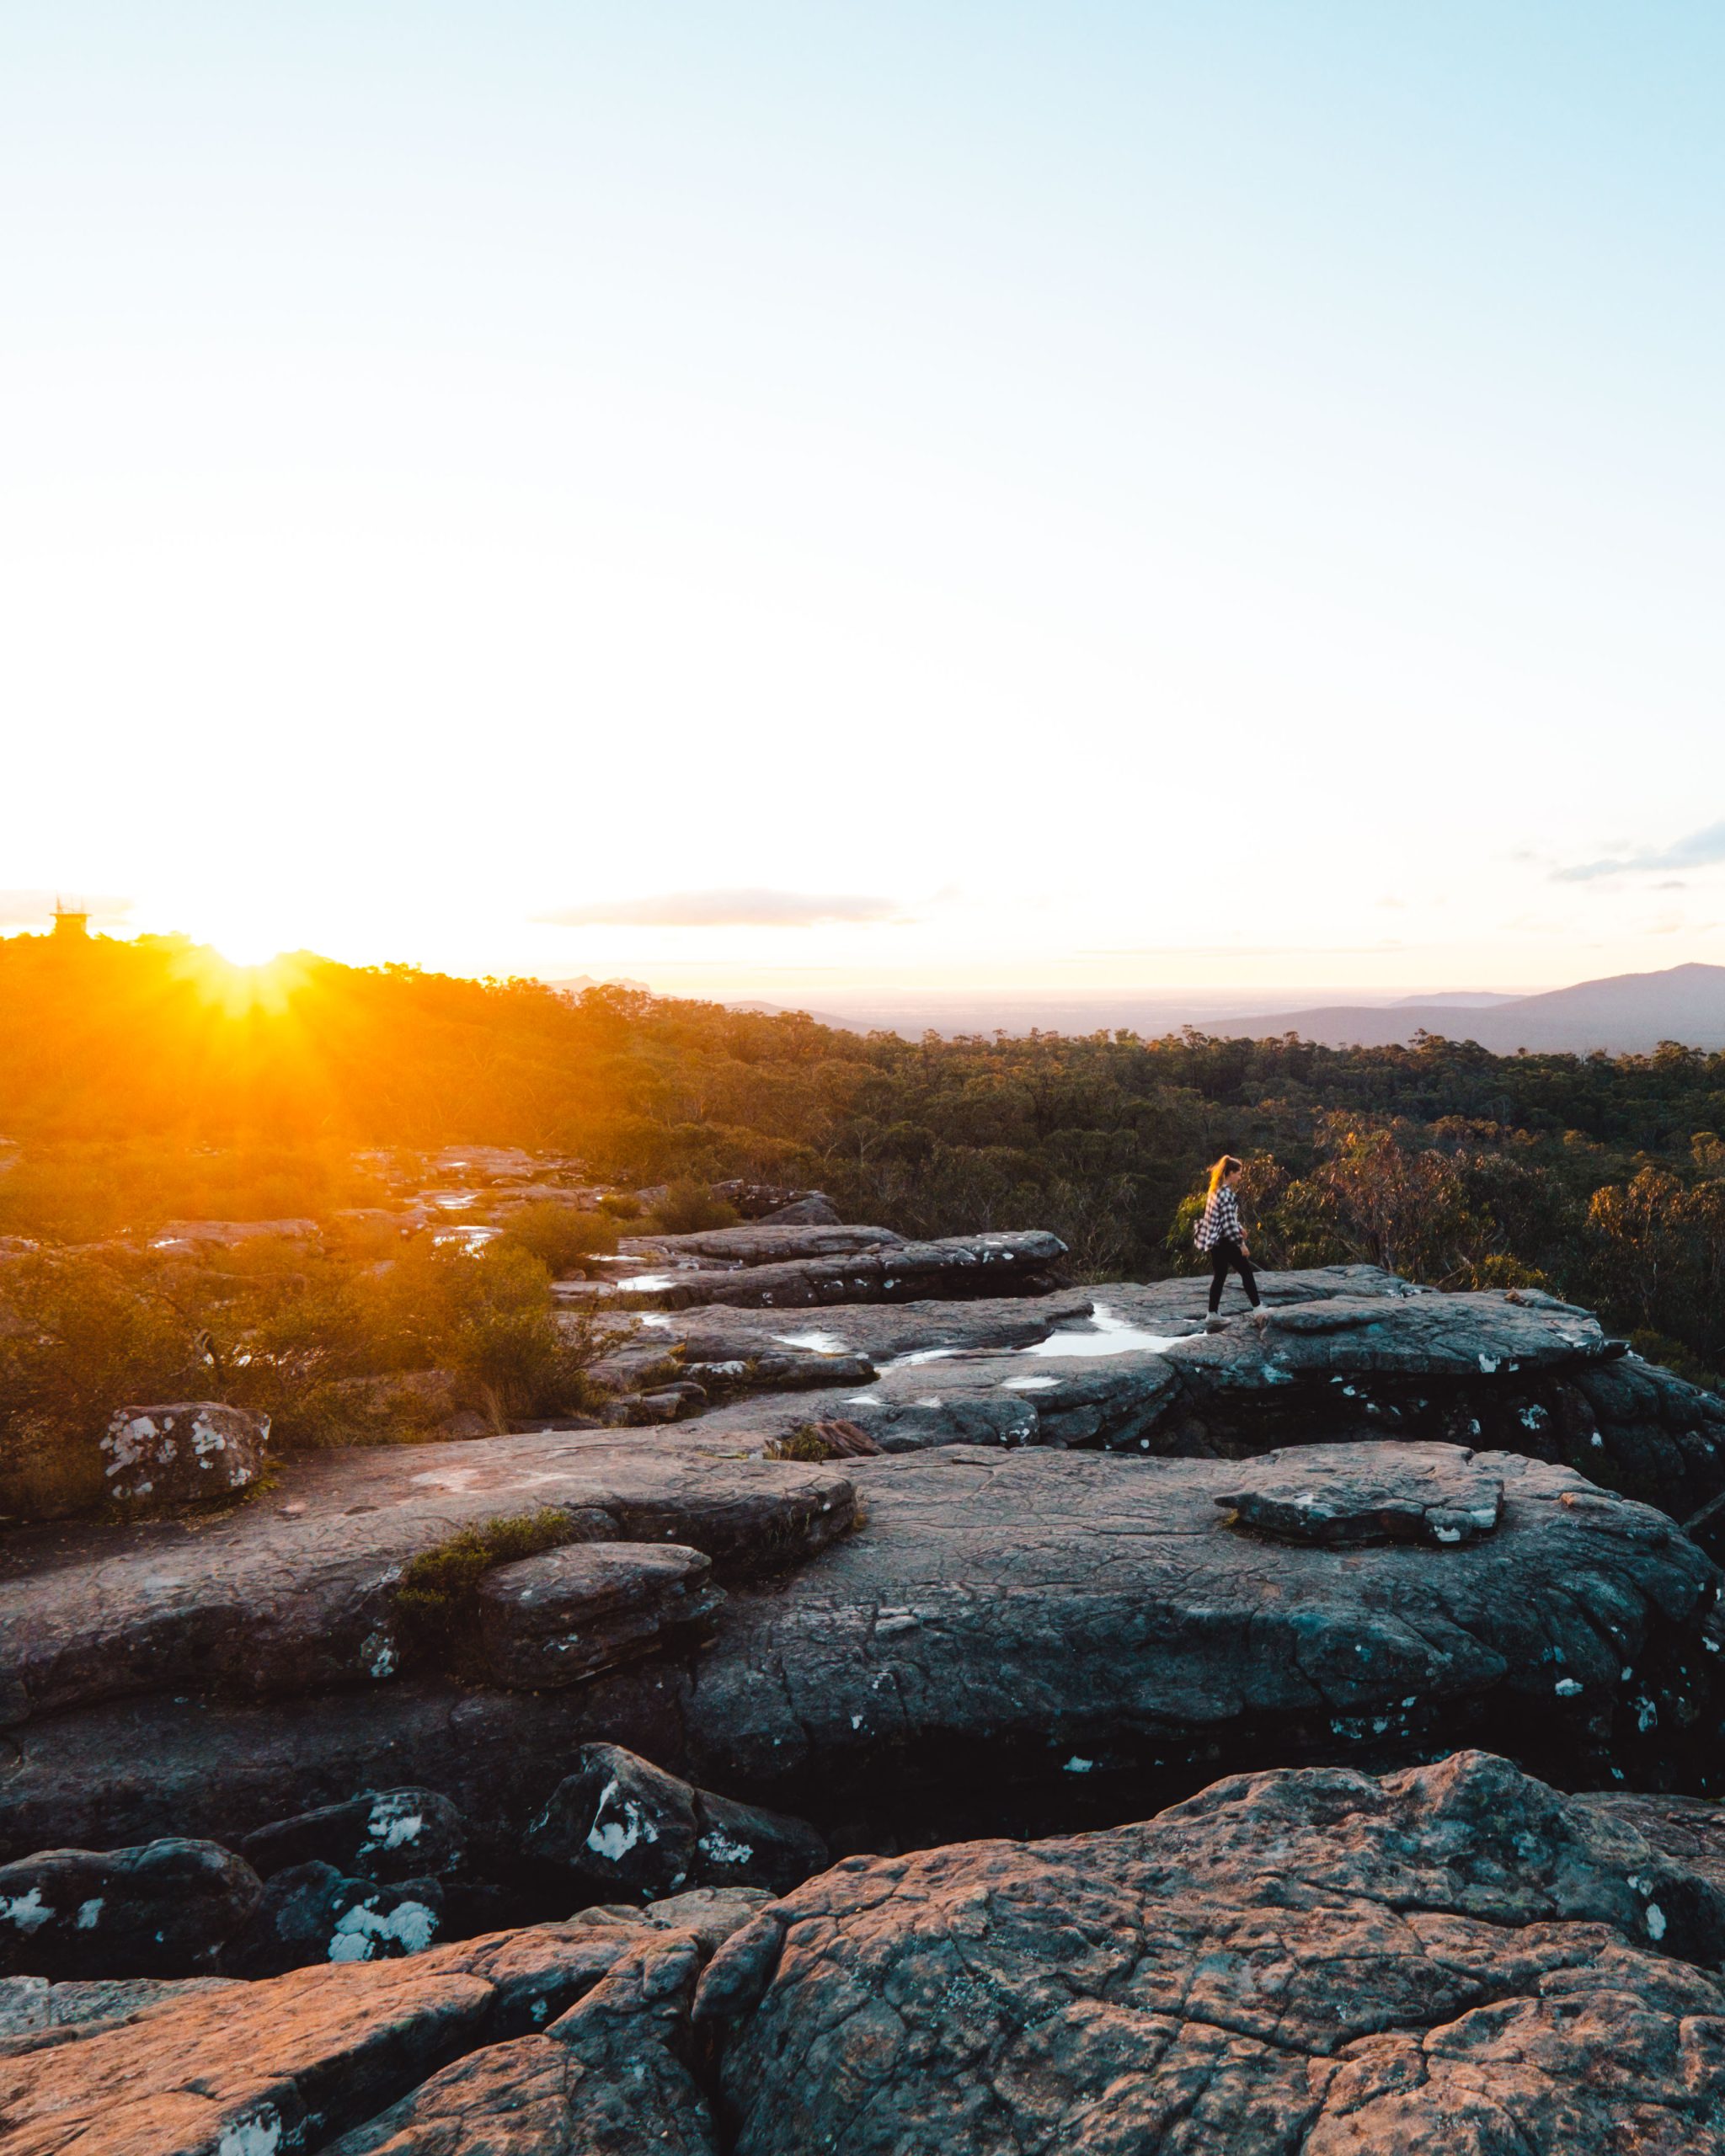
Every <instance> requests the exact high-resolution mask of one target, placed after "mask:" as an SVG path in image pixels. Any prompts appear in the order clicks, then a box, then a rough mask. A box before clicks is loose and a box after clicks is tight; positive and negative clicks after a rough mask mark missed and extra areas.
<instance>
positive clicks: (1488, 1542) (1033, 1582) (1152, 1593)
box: [660, 1443, 1720, 1844]
mask: <svg viewBox="0 0 1725 2156" xmlns="http://www.w3.org/2000/svg"><path fill="white" fill-rule="evenodd" d="M1410 1452H1411V1453H1413V1454H1414V1455H1415V1456H1416V1458H1417V1460H1418V1465H1420V1466H1421V1467H1423V1468H1424V1469H1427V1470H1429V1471H1431V1472H1432V1473H1434V1475H1436V1476H1439V1477H1440V1478H1450V1486H1451V1488H1452V1489H1453V1488H1456V1487H1459V1486H1466V1488H1467V1489H1469V1490H1471V1491H1479V1490H1481V1489H1482V1487H1483V1486H1485V1485H1487V1484H1489V1485H1493V1486H1500V1487H1501V1491H1502V1499H1501V1509H1500V1511H1499V1513H1498V1524H1497V1525H1496V1527H1495V1529H1493V1531H1491V1532H1488V1533H1486V1532H1482V1533H1480V1534H1477V1537H1476V1538H1475V1539H1474V1540H1465V1541H1458V1542H1456V1543H1455V1544H1453V1545H1439V1544H1436V1543H1434V1542H1425V1543H1419V1544H1414V1545H1407V1544H1400V1543H1396V1542H1391V1541H1384V1542H1379V1543H1375V1544H1369V1545H1361V1546H1357V1547H1336V1548H1329V1547H1323V1546H1311V1545H1309V1544H1300V1543H1297V1542H1291V1541H1282V1540H1270V1539H1267V1538H1264V1537H1261V1536H1258V1535H1255V1534H1242V1533H1240V1532H1238V1531H1237V1530H1236V1529H1230V1528H1229V1527H1228V1526H1226V1524H1225V1523H1224V1521H1223V1518H1222V1511H1223V1504H1222V1502H1220V1501H1226V1502H1227V1503H1228V1504H1229V1505H1231V1504H1232V1502H1234V1500H1235V1499H1236V1497H1237V1496H1238V1494H1239V1492H1240V1489H1241V1482H1242V1478H1241V1474H1240V1470H1239V1467H1238V1465H1237V1464H1234V1463H1230V1462H1227V1461H1217V1460H1163V1461H1155V1460H1151V1461H1145V1462H1141V1463H1131V1462H1128V1461H1123V1460H1113V1459H1109V1458H1108V1457H1106V1456H1104V1455H1099V1454H1087V1453H1066V1454H1047V1453H1035V1452H1007V1453H1003V1452H999V1451H995V1450H989V1449H982V1448H979V1447H964V1446H953V1447H949V1448H946V1449H942V1450H939V1451H934V1452H926V1453H919V1454H910V1455H907V1456H905V1457H901V1458H898V1459H883V1460H857V1461H852V1462H850V1463H848V1471H849V1472H850V1474H851V1475H852V1478H853V1480H854V1481H855V1482H856V1485H857V1491H858V1493H859V1496H860V1497H861V1498H862V1500H863V1503H864V1505H865V1507H866V1508H867V1511H868V1526H867V1528H866V1529H864V1530H863V1532H862V1533H861V1534H857V1535H854V1536H852V1537H851V1538H850V1539H849V1540H846V1542H845V1543H843V1544H841V1545H838V1546H836V1547H835V1548H834V1549H833V1550H830V1551H829V1553H828V1554H827V1555H826V1556H825V1558H823V1560H822V1561H821V1562H820V1564H819V1565H818V1566H811V1567H809V1568H808V1569H806V1570H804V1572H801V1573H799V1574H798V1575H796V1576H794V1577H793V1578H792V1579H791V1580H790V1581H788V1582H787V1583H786V1584H785V1586H784V1587H783V1588H782V1591H780V1592H777V1593H773V1594H771V1595H763V1594H758V1593H753V1592H751V1591H750V1590H747V1589H744V1590H741V1591H740V1592H739V1593H737V1594H736V1595H735V1596H734V1598H733V1600H732V1603H731V1605H730V1608H729V1612H728V1615H727V1621H726V1624H725V1626H724V1630H723V1632H722V1634H721V1636H720V1638H719V1639H718V1641H717V1642H716V1643H715V1645H714V1646H713V1648H712V1649H711V1650H709V1652H708V1653H707V1654H706V1655H705V1656H703V1657H702V1658H701V1659H700V1660H699V1661H698V1662H697V1663H696V1664H695V1665H694V1667H693V1670H692V1676H691V1678H690V1682H689V1689H688V1693H687V1697H686V1706H685V1708H684V1710H683V1711H684V1717H685V1726H686V1731H687V1737H686V1743H687V1758H686V1761H685V1762H684V1763H683V1765H684V1769H685V1770H686V1771H687V1772H689V1773H691V1774H692V1775H693V1776H694V1778H695V1779H696V1780H700V1781H702V1782H704V1783H708V1784H709V1785H713V1786H716V1787H718V1788H721V1789H726V1790H735V1791H737V1792H738V1793H740V1794H742V1793H747V1794H749V1795H750V1796H759V1797H760V1798H761V1801H766V1802H770V1803H774V1804H777V1805H781V1806H784V1808H786V1809H788V1810H790V1811H793V1812H798V1813H799V1814H801V1815H802V1816H804V1817H813V1818H814V1819H815V1820H816V1821H817V1822H820V1820H821V1819H822V1818H823V1816H825V1815H824V1814H823V1812H822V1809H821V1808H820V1807H821V1806H822V1805H823V1803H824V1804H825V1805H827V1806H830V1805H831V1804H832V1802H833V1801H834V1792H835V1791H843V1792H846V1793H847V1794H848V1795H849V1796H853V1797H854V1798H855V1799H856V1800H857V1802H858V1803H859V1804H860V1805H862V1806H863V1807H864V1808H865V1809H866V1810H868V1812H869V1813H870V1816H871V1817H873V1816H876V1812H877V1811H878V1812H879V1813H881V1814H883V1815H884V1817H888V1818H889V1819H890V1820H891V1822H893V1826H894V1828H895V1831H896V1832H898V1833H900V1836H901V1838H903V1839H904V1840H905V1841H908V1842H911V1843H913V1844H914V1843H917V1842H922V1841H927V1840H928V1839H931V1838H934V1836H933V1834H932V1832H931V1831H930V1830H929V1826H928V1818H929V1815H928V1813H927V1812H925V1811H924V1810H923V1808H922V1807H923V1806H937V1807H938V1806H940V1805H941V1804H943V1803H947V1804H951V1803H953V1801H955V1793H956V1792H960V1791H962V1792H963V1793H964V1795H963V1799H962V1801H961V1802H959V1806H958V1809H959V1812H960V1813H963V1814H964V1816H968V1817H971V1818H974V1819H984V1818H986V1817H989V1816H990V1815H989V1810H988V1807H989V1805H990V1803H991V1801H992V1799H993V1797H994V1796H996V1795H997V1794H999V1793H1000V1792H1003V1791H1004V1790H1007V1788H1008V1787H1009V1786H1010V1785H1011V1784H1012V1782H1013V1781H1014V1780H1015V1779H1016V1780H1020V1781H1022V1782H1023V1783H1024V1784H1027V1785H1028V1784H1033V1783H1035V1782H1037V1781H1039V1780H1040V1781H1041V1782H1042V1783H1043V1784H1044V1785H1063V1786H1064V1785H1072V1789H1073V1796H1072V1798H1071V1799H1070V1800H1063V1801H1076V1796H1077V1794H1078V1791H1079V1790H1080V1789H1082V1790H1092V1789H1096V1788H1097V1787H1098V1785H1101V1784H1103V1782H1104V1781H1107V1780H1108V1778H1109V1777H1113V1778H1114V1780H1113V1785H1112V1786H1113V1788H1114V1802H1115V1803H1116V1804H1117V1805H1118V1806H1119V1809H1117V1810H1116V1811H1115V1814H1114V1816H1115V1817H1119V1816H1121V1815H1122V1812H1127V1813H1128V1814H1129V1816H1130V1804H1131V1801H1132V1796H1131V1795H1130V1792H1136V1793H1137V1796H1138V1801H1140V1803H1141V1802H1142V1801H1143V1792H1144V1791H1146V1790H1156V1789H1158V1788H1160V1789H1161V1790H1162V1792H1163V1793H1164V1794H1169V1795H1172V1794H1178V1793H1181V1792H1180V1790H1179V1788H1178V1778H1179V1777H1180V1776H1182V1775H1183V1776H1184V1778H1185V1779H1184V1786H1185V1788H1188V1789H1189V1788H1190V1787H1192V1786H1193V1785H1194V1781H1195V1780H1199V1779H1201V1778H1204V1769H1205V1768H1206V1766H1207V1767H1208V1771H1209V1773H1210V1774H1214V1773H1215V1772H1217V1771H1220V1770H1222V1769H1226V1768H1227V1767H1229V1766H1233V1765H1239V1766H1258V1765H1260V1764H1271V1763H1274V1762H1279V1761H1285V1762H1290V1763H1291V1762H1295V1761H1300V1760H1306V1759H1315V1758H1350V1757H1354V1756H1362V1757H1365V1758H1368V1759H1369V1760H1370V1762H1371V1764H1381V1763H1387V1762H1388V1761H1389V1760H1390V1759H1391V1758H1394V1756H1395V1753H1396V1750H1397V1748H1400V1755H1401V1757H1402V1758H1403V1759H1406V1758H1409V1757H1410V1756H1418V1754H1419V1753H1420V1752H1421V1751H1423V1752H1424V1753H1426V1754H1427V1755H1428V1756H1429V1755H1430V1754H1432V1753H1437V1752H1441V1751H1447V1750H1449V1749H1451V1748H1454V1747H1455V1746H1457V1745H1460V1744H1465V1743H1470V1742H1489V1743H1491V1744H1493V1745H1494V1746H1497V1747H1499V1748H1507V1747H1508V1746H1509V1745H1512V1744H1513V1746H1514V1750H1515V1753H1516V1756H1517V1757H1518V1758H1521V1759H1523V1760H1524V1761H1525V1762H1527V1763H1529V1764H1535V1763H1536V1764H1538V1765H1539V1767H1540V1768H1541V1770H1542V1771H1546V1772H1548V1773H1550V1774H1552V1775H1553V1776H1554V1777H1556V1778H1558V1779H1561V1780H1564V1781H1566V1782H1567V1783H1568V1784H1570V1785H1578V1784H1587V1783H1589V1782H1592V1783H1595V1784H1606V1783H1609V1782H1610V1780H1611V1779H1612V1777H1613V1774H1614V1771H1615V1773H1616V1774H1621V1775H1623V1776H1625V1777H1626V1779H1627V1780H1629V1782H1630V1783H1631V1784H1632V1785H1639V1786H1655V1787H1657V1786H1659V1785H1661V1783H1662V1782H1664V1783H1666V1784H1667V1785H1669V1783H1670V1782H1672V1781H1673V1780H1675V1781H1676V1782H1677V1783H1678V1785H1680V1786H1685V1787H1689V1788H1691V1789H1696V1788H1699V1789H1706V1788H1710V1787H1712V1785H1713V1780H1712V1778H1713V1777H1714V1776H1715V1775H1716V1774H1717V1766H1716V1765H1715V1764H1712V1762H1713V1759H1714V1754H1715V1752H1716V1750H1717V1729H1718V1725H1719V1707H1720V1702H1719V1699H1718V1696H1717V1687H1716V1678H1715V1675H1714V1672H1715V1669H1716V1668H1717V1661H1718V1657H1717V1653H1716V1652H1714V1649H1715V1647H1716V1646H1717V1621H1718V1620H1717V1618H1716V1616H1715V1601H1716V1596H1717V1573H1716V1572H1715V1571H1714V1568H1713V1567H1712V1565H1711V1564H1710V1563H1709V1562H1708V1561H1707V1560H1706V1558H1705V1557H1704V1556H1702V1555H1701V1552H1700V1551H1699V1550H1696V1548H1695V1546H1694V1545H1692V1544H1690V1543H1689V1542H1687V1541H1685V1540H1684V1538H1683V1537H1682V1536H1681V1535H1680V1534H1678V1533H1677V1532H1676V1530H1675V1529H1674V1527H1673V1526H1672V1524H1671V1523H1670V1521H1669V1519H1667V1518H1665V1517H1664V1515H1663V1514H1661V1513H1657V1512H1654V1511H1653V1510H1652V1509H1651V1508H1648V1507H1646V1506H1642V1505H1637V1504H1633V1503H1631V1502H1627V1501H1626V1500H1625V1499H1622V1498H1620V1497H1613V1496H1610V1495H1608V1494H1607V1493H1605V1492H1602V1491H1599V1490H1596V1489H1594V1488H1593V1487H1592V1486H1590V1485H1589V1484H1588V1483H1586V1482H1584V1481H1583V1480H1582V1479H1581V1477H1580V1476H1577V1475H1574V1474H1573V1473H1571V1472H1570V1471H1569V1470H1567V1469H1563V1468H1557V1467H1551V1466H1547V1465H1545V1464H1544V1463H1542V1462H1540V1461H1536V1460H1525V1459H1523V1458H1522V1457H1521V1456H1519V1454H1509V1453H1500V1454H1472V1453H1469V1452H1467V1451H1466V1450H1463V1449H1459V1448H1447V1447H1441V1446H1419V1447H1415V1448H1408V1447H1404V1446H1402V1445H1398V1444H1381V1443H1366V1444H1347V1445H1337V1446H1327V1447H1308V1448H1304V1449H1302V1453H1301V1455H1300V1458H1299V1459H1298V1460H1295V1461H1291V1462H1288V1461H1284V1463H1281V1464H1279V1465H1286V1466H1287V1467H1288V1468H1289V1470H1290V1472H1291V1471H1293V1470H1295V1469H1297V1470H1298V1472H1299V1474H1300V1476H1301V1477H1302V1478H1303V1479H1302V1481H1301V1487H1302V1488H1303V1489H1311V1490H1314V1491H1316V1492H1320V1493H1322V1492H1324V1491H1326V1490H1327V1492H1328V1493H1329V1495H1328V1498H1327V1502H1328V1503H1329V1505H1330V1506H1331V1508H1332V1510H1335V1511H1338V1512H1345V1511H1347V1510H1348V1508H1350V1507H1353V1506H1355V1505H1357V1504H1363V1505H1364V1506H1365V1508H1366V1509H1368V1510H1370V1509H1372V1508H1378V1507H1380V1506H1381V1503H1382V1501H1383V1492H1384V1491H1385V1490H1386V1488H1390V1487H1394V1486H1396V1485H1397V1481H1398V1478H1400V1477H1402V1476H1404V1475H1405V1473H1406V1460H1405V1457H1404V1455H1406V1454H1408V1453H1410ZM1374 1748H1375V1757H1374ZM660 1756H661V1757H663V1755H662V1754H660ZM1158 1776H1161V1777H1162V1780H1160V1781H1159V1780H1158V1779H1157V1778H1158ZM1152 1801H1155V1800H1154V1799H1152ZM967 1806H968V1807H969V1808H968V1811H967V1810H966V1807H967ZM941 1816H943V1817H947V1818H948V1822H949V1823H950V1817H951V1815H950V1814H945V1815H941ZM996 1816H1000V1815H996ZM1005 1816H1006V1817H1012V1815H1011V1814H1010V1813H1007V1815H1005ZM1066 1816H1067V1817H1071V1812H1070V1811H1069V1812H1068V1813H1067V1815H1066Z"/></svg>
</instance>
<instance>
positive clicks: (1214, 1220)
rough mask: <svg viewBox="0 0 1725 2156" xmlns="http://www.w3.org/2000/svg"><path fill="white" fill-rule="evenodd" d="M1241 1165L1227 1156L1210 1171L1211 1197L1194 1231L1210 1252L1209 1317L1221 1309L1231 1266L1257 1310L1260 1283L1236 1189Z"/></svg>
mask: <svg viewBox="0 0 1725 2156" xmlns="http://www.w3.org/2000/svg"><path fill="white" fill-rule="evenodd" d="M1240 1171H1241V1170H1240V1163H1239V1161H1236V1159H1235V1158H1234V1155H1232V1154H1231V1153H1224V1154H1223V1155H1222V1157H1221V1159H1220V1161H1217V1162H1216V1164H1215V1166H1214V1167H1213V1168H1212V1169H1211V1170H1210V1196H1209V1198H1208V1199H1207V1200H1206V1201H1205V1203H1204V1212H1203V1214H1202V1216H1201V1217H1200V1219H1199V1223H1198V1226H1197V1228H1196V1230H1194V1238H1193V1239H1194V1241H1195V1242H1196V1243H1197V1245H1198V1247H1199V1249H1200V1250H1203V1251H1209V1252H1210V1315H1211V1316H1212V1317H1214V1316H1215V1315H1216V1312H1217V1311H1218V1310H1220V1308H1221V1306H1222V1286H1223V1283H1224V1282H1225V1281H1226V1279H1227V1277H1228V1267H1230V1266H1232V1267H1234V1269H1235V1271H1236V1273H1238V1274H1239V1275H1240V1280H1241V1284H1242V1286H1243V1287H1244V1289H1245V1290H1246V1299H1247V1302H1249V1303H1250V1304H1251V1305H1252V1308H1253V1310H1256V1309H1257V1308H1258V1280H1257V1277H1256V1275H1255V1274H1254V1273H1253V1272H1252V1261H1251V1259H1250V1258H1249V1257H1248V1256H1247V1250H1246V1230H1245V1229H1244V1227H1242V1225H1241V1221H1240V1203H1239V1200H1238V1199H1237V1198H1236V1197H1235V1195H1234V1186H1235V1185H1236V1183H1237V1182H1239V1180H1240Z"/></svg>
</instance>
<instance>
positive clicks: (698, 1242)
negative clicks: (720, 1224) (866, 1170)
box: [619, 1219, 905, 1266]
mask: <svg viewBox="0 0 1725 2156" xmlns="http://www.w3.org/2000/svg"><path fill="white" fill-rule="evenodd" d="M904 1241H905V1238H904V1237H903V1236H902V1235H899V1234H897V1233H896V1232H895V1230H893V1229H891V1228H869V1227H841V1226H839V1225H836V1223H831V1224H829V1223H826V1222H822V1221H794V1220H791V1221H787V1220H784V1219H775V1220H756V1221H749V1222H745V1224H744V1225H742V1226H740V1227H735V1228H703V1229H701V1230H698V1231H697V1232H696V1233H693V1234H691V1235H626V1236H624V1237H623V1239H622V1242H621V1244H620V1245H619V1248H620V1249H621V1250H622V1251H625V1252H627V1253H628V1255H629V1256H631V1257H646V1258H651V1259H659V1260H664V1261H666V1262H671V1263H680V1262H683V1261H685V1260H687V1259H691V1258H693V1259H696V1260H698V1261H700V1262H702V1263H703V1264H711V1265H715V1266H729V1265H746V1266H755V1265H782V1264H784V1263H785V1262H788V1261H791V1260H794V1259H798V1258H806V1257H848V1256H849V1255H850V1254H851V1253H852V1251H863V1250H888V1249H895V1248H902V1247H903V1245H904Z"/></svg>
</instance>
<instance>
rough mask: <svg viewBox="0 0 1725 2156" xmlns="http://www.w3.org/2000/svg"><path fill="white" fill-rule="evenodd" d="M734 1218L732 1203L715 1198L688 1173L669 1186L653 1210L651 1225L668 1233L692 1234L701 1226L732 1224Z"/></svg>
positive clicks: (696, 1232) (665, 1233)
mask: <svg viewBox="0 0 1725 2156" xmlns="http://www.w3.org/2000/svg"><path fill="white" fill-rule="evenodd" d="M736 1220H737V1209H736V1207H735V1206H734V1205H727V1204H726V1203H725V1202H724V1199H723V1198H715V1197H714V1196H713V1191H712V1187H711V1186H710V1185H709V1184H707V1183H704V1182H696V1181H694V1179H693V1178H692V1177H687V1176H685V1177H679V1179H678V1180H677V1181H676V1182H674V1183H672V1184H671V1185H670V1188H669V1189H668V1190H667V1191H666V1192H665V1196H664V1197H663V1198H660V1201H659V1203H658V1204H657V1205H656V1206H655V1207H654V1212H653V1225H654V1227H655V1228H657V1229H658V1230H659V1231H660V1234H661V1235H698V1234H699V1233H700V1231H701V1230H702V1229H703V1228H729V1227H734V1225H736Z"/></svg>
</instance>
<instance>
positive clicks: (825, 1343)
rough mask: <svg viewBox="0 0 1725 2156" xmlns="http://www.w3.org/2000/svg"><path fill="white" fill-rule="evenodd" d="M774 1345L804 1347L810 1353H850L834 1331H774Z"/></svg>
mask: <svg viewBox="0 0 1725 2156" xmlns="http://www.w3.org/2000/svg"><path fill="white" fill-rule="evenodd" d="M772 1337H773V1341H774V1343H775V1345H777V1347H780V1348H807V1350H808V1351H809V1353H810V1354H811V1355H847V1354H848V1353H850V1350H849V1348H846V1345H845V1343H844V1342H843V1341H842V1340H841V1339H840V1338H839V1337H838V1335H837V1333H836V1332H775V1333H774V1334H773V1336H772Z"/></svg>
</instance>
